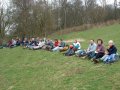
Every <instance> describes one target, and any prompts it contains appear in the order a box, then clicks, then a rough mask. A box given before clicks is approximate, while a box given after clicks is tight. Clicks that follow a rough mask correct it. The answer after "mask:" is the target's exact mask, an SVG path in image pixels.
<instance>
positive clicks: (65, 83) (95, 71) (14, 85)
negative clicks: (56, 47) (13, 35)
mask: <svg viewBox="0 0 120 90" xmlns="http://www.w3.org/2000/svg"><path fill="white" fill-rule="evenodd" d="M119 36H120V24H115V25H112V26H107V27H103V28H98V29H97V28H94V29H91V30H88V31H84V32H74V33H70V34H68V35H61V36H51V38H63V39H65V40H68V39H76V38H83V39H85V42H82V48H83V49H85V48H87V45H88V41H89V39H98V38H102V39H104V42H105V45H107V42H108V40H110V39H112V40H114V41H115V43H116V46H117V48H118V50H120V37H119ZM0 90H120V62H116V63H114V64H112V65H105V64H103V63H100V64H97V65H94V64H93V63H92V62H91V61H88V60H82V59H80V58H77V57H74V56H73V57H65V56H63V55H62V54H61V53H52V52H48V51H43V50H38V51H31V50H24V49H22V48H21V47H18V48H13V49H0Z"/></svg>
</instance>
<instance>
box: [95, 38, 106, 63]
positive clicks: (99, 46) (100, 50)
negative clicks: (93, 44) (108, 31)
mask: <svg viewBox="0 0 120 90" xmlns="http://www.w3.org/2000/svg"><path fill="white" fill-rule="evenodd" d="M104 55H105V48H104V45H103V40H102V39H98V40H97V48H96V51H95V55H94V57H93V61H94V64H97V63H99V59H100V58H102V57H103V56H104Z"/></svg>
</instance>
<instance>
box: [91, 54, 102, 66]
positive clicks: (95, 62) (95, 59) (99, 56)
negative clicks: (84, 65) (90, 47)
mask: <svg viewBox="0 0 120 90" xmlns="http://www.w3.org/2000/svg"><path fill="white" fill-rule="evenodd" d="M103 56H104V53H97V54H96V56H95V57H94V59H93V61H94V64H97V63H99V60H98V59H100V58H102V57H103Z"/></svg>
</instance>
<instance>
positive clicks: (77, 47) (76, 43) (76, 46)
mask: <svg viewBox="0 0 120 90" xmlns="http://www.w3.org/2000/svg"><path fill="white" fill-rule="evenodd" d="M80 49H81V45H80V42H78V41H77V40H75V42H74V43H73V50H74V51H75V53H78V52H79V51H80Z"/></svg>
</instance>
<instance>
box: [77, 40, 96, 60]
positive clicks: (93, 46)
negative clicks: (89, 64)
mask: <svg viewBox="0 0 120 90" xmlns="http://www.w3.org/2000/svg"><path fill="white" fill-rule="evenodd" d="M96 47H97V45H96V43H95V42H94V40H93V39H92V40H90V44H89V46H88V49H87V50H81V51H80V52H79V53H77V54H76V56H79V57H82V58H83V59H85V58H88V59H91V58H93V56H94V54H95V51H96Z"/></svg>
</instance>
